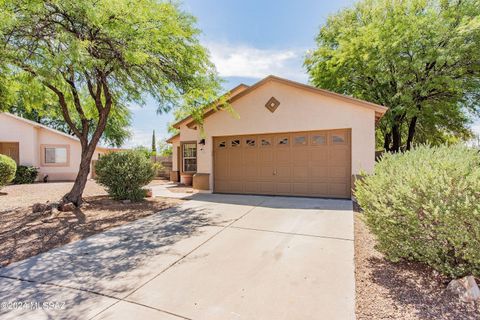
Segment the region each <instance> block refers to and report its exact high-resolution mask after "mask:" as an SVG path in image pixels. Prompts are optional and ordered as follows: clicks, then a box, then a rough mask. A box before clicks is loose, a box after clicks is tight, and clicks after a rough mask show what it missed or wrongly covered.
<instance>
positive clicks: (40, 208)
mask: <svg viewBox="0 0 480 320" xmlns="http://www.w3.org/2000/svg"><path fill="white" fill-rule="evenodd" d="M50 208H51V207H50V206H49V205H48V204H45V203H35V204H34V205H33V206H32V213H37V212H44V211H47V210H49V209H50Z"/></svg>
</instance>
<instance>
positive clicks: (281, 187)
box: [275, 182, 292, 195]
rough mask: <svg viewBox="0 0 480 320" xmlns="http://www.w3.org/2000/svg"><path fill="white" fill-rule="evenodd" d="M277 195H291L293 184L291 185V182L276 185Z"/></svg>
mask: <svg viewBox="0 0 480 320" xmlns="http://www.w3.org/2000/svg"><path fill="white" fill-rule="evenodd" d="M275 193H277V194H285V195H290V194H291V193H292V183H290V182H277V183H276V184H275Z"/></svg>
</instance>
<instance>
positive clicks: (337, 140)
mask: <svg viewBox="0 0 480 320" xmlns="http://www.w3.org/2000/svg"><path fill="white" fill-rule="evenodd" d="M332 143H333V144H342V143H345V138H344V137H343V136H341V135H338V134H334V135H333V136H332Z"/></svg>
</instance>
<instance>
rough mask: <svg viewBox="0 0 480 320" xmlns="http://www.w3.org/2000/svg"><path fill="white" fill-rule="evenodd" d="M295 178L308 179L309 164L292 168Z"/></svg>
mask: <svg viewBox="0 0 480 320" xmlns="http://www.w3.org/2000/svg"><path fill="white" fill-rule="evenodd" d="M292 178H293V179H302V180H303V179H307V178H308V166H302V167H293V169H292Z"/></svg>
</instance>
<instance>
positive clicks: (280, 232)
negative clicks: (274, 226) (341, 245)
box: [228, 226, 354, 242]
mask: <svg viewBox="0 0 480 320" xmlns="http://www.w3.org/2000/svg"><path fill="white" fill-rule="evenodd" d="M228 228H230V229H239V230H249V231H258V232H269V233H277V234H283V235H291V236H301V237H312V238H323V239H332V240H340V241H350V242H353V241H354V240H353V239H348V238H340V237H331V236H319V235H315V234H307V233H295V232H286V231H275V230H266V229H257V228H246V227H237V226H228Z"/></svg>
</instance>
